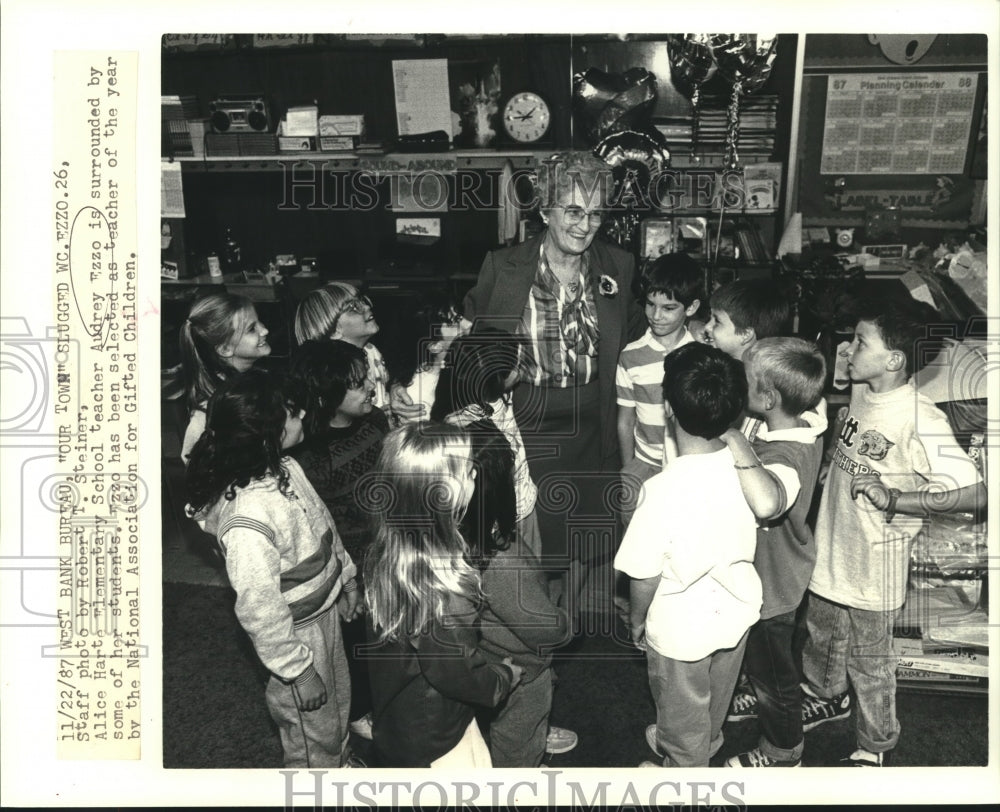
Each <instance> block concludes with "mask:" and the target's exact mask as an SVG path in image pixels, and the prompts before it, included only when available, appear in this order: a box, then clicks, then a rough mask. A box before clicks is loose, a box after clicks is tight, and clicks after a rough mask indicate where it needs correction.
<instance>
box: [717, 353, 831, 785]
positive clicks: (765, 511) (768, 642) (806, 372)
mask: <svg viewBox="0 0 1000 812" xmlns="http://www.w3.org/2000/svg"><path fill="white" fill-rule="evenodd" d="M743 363H744V366H745V367H746V377H747V388H748V395H747V401H748V404H747V411H748V412H750V413H751V414H753V415H756V416H758V417H761V418H763V419H764V426H763V427H762V428H761V430H760V431H759V432H758V434H757V439H756V441H755V442H754V443H753V446H751V445H750V442H749V441H748V440H747V439H746V437H745V436H744V435H743V434H742V432H739V431H737V430H736V429H729V431H727V432H726V433H725V434H724V435H723V438H722V439H723V441H724V442H725V443H726V444H727V445H728V446H729V449H730V451H732V453H733V458H734V459H735V460H736V464H737V470H738V471H739V475H740V482H741V484H742V485H743V490H744V494H745V495H746V496H747V501H748V502H749V504H750V507H751V509H752V510H753V512H754V514H755V515H756V516H757V518H758V519H761V520H763V524H762V526H761V527H759V528H758V529H757V551H756V553H755V555H754V562H753V563H754V568H755V569H756V570H757V574H758V575H759V576H760V580H761V586H762V588H763V596H764V605H763V606H762V607H761V612H760V620H758V621H757V622H756V623H755V624H754V625H753V627H751V629H750V634H749V636H748V638H747V647H746V655H745V658H744V662H743V667H744V670H745V672H746V675H747V676H748V678H749V681H750V685H751V686H752V692H747V693H746V695H745V697H744V698H743V701H742V703H741V704H742V707H743V710H744V713H745V714H746V715H749V711H750V710H751V709H752V710H753V711H754V713H755V714H756V715H757V716H758V717H759V719H760V727H761V736H760V743H759V745H758V746H757V747H756V748H754V749H753V750H750V751H749V752H746V753H740V754H739V755H737V756H733V757H732V758H730V759H729V760H728V761H727V762H726V764H727V765H728V766H730V767H798V766H799V765H800V764H801V759H802V749H803V744H804V741H803V734H802V718H801V707H802V689H801V687H800V685H799V669H798V664H797V661H796V657H795V655H794V654H793V651H792V637H793V634H794V632H795V615H796V611H797V610H798V608H799V604H800V603H801V602H802V598H803V596H804V595H805V591H806V586H808V584H809V578H810V577H811V576H812V570H813V565H814V564H815V562H816V546H815V543H814V542H813V535H812V531H811V530H810V529H809V525H808V524H807V523H806V517H807V515H808V513H809V509H810V506H811V505H812V497H813V490H814V489H815V486H816V479H817V476H818V475H819V467H820V463H821V462H822V458H823V439H822V438H823V433H824V432H825V431H826V420H825V419H823V418H822V417H821V416H820V415H821V414H822V412H823V411H824V410H825V407H824V408H821V409H820V410H817V408H816V407H817V405H819V404H821V403H822V395H823V385H824V382H825V378H826V363H825V361H824V360H823V356H822V354H821V353H820V352H819V350H818V349H817V348H816V346H815V345H814V344H810V343H809V342H807V341H803V340H802V339H801V338H763V339H761V340H760V341H758V342H757V343H755V344H754V345H753V346H751V347H750V348H749V349H748V350H747V351H746V352H745V353H744V355H743ZM735 702H736V701H735V700H734V704H735Z"/></svg>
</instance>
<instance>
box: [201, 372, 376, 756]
mask: <svg viewBox="0 0 1000 812" xmlns="http://www.w3.org/2000/svg"><path fill="white" fill-rule="evenodd" d="M302 415H303V413H302V411H301V410H300V409H299V408H298V407H297V406H296V405H294V404H293V403H292V402H291V401H290V399H289V398H288V397H287V396H286V393H285V392H283V391H282V387H281V386H280V385H279V383H278V381H277V380H275V378H274V377H273V376H272V375H270V374H268V373H266V372H263V371H260V370H250V371H248V372H246V373H245V374H243V375H241V376H240V377H238V378H236V379H234V380H232V381H230V382H227V383H226V384H225V385H224V386H223V387H222V388H220V389H218V390H216V392H215V394H213V396H212V398H211V400H210V401H209V404H208V414H207V418H206V430H205V432H204V434H203V435H202V437H201V439H199V440H198V442H197V443H196V444H195V446H194V448H193V449H192V451H191V458H190V462H189V463H188V469H187V484H188V493H189V496H190V504H189V505H188V512H189V514H190V515H191V516H193V517H194V518H195V519H196V520H197V521H198V523H199V524H200V525H201V527H202V528H203V529H204V530H205V531H206V532H208V533H211V534H213V535H214V536H215V537H216V538H217V539H218V542H219V547H220V548H221V550H222V554H223V556H224V558H225V562H226V572H227V574H228V575H229V581H230V583H231V584H232V586H233V588H234V589H235V590H236V617H237V618H238V619H239V621H240V624H241V625H242V626H243V628H244V629H245V630H246V632H247V634H249V635H250V639H251V640H252V642H253V644H254V648H255V649H256V651H257V654H258V656H259V657H260V659H261V662H263V664H264V665H265V666H266V667H267V669H268V670H269V671H270V672H271V678H270V680H269V681H268V684H267V689H266V691H265V699H266V701H267V706H268V710H269V712H270V714H271V717H272V718H273V719H274V721H275V722H276V723H277V725H278V729H279V733H280V735H281V745H282V748H283V750H284V763H285V766H286V767H340V766H342V764H343V763H344V761H345V760H346V756H347V739H348V726H347V725H348V719H347V717H348V713H349V711H350V706H351V686H350V676H349V673H348V669H347V660H346V658H345V656H344V646H343V641H342V639H341V631H340V618H338V613H339V615H340V617H342V618H344V620H351V619H352V618H354V617H356V616H357V614H358V611H359V607H358V596H357V591H356V584H355V579H354V576H355V566H354V563H353V562H352V561H351V558H350V556H349V555H348V554H347V552H346V551H345V550H344V546H343V544H342V543H341V540H340V536H339V535H338V534H337V529H336V527H335V526H334V523H333V519H332V518H331V517H330V513H329V511H328V510H327V509H326V507H325V506H324V504H323V502H322V501H321V500H320V498H319V497H318V496H317V495H316V492H315V491H314V490H313V487H312V486H311V485H310V484H309V481H308V480H307V479H306V477H305V475H304V474H303V473H302V469H301V468H300V467H299V465H298V463H297V462H295V461H294V460H293V459H291V458H290V457H285V456H283V455H282V451H283V449H285V448H288V447H290V446H292V445H295V444H296V443H298V442H300V441H301V440H302ZM335 607H336V608H335Z"/></svg>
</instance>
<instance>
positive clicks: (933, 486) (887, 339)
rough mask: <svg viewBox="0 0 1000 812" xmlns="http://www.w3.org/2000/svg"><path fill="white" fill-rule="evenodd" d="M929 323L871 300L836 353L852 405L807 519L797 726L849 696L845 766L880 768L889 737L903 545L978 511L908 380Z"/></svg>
mask: <svg viewBox="0 0 1000 812" xmlns="http://www.w3.org/2000/svg"><path fill="white" fill-rule="evenodd" d="M934 318H935V314H934V313H933V309H932V308H929V307H928V306H926V305H922V304H921V303H919V302H915V301H913V300H912V299H899V300H889V299H871V298H869V299H867V300H866V301H865V302H863V312H861V313H860V317H859V319H858V322H857V327H856V328H855V331H854V340H853V341H852V342H851V344H850V346H849V347H848V348H847V349H846V351H845V353H844V354H845V356H846V358H847V371H848V375H849V376H850V379H851V383H852V391H851V403H850V406H849V407H848V408H847V410H846V415H845V416H844V420H843V423H842V427H841V429H840V433H839V435H838V436H837V438H836V449H835V452H834V457H833V463H832V465H831V466H830V474H829V477H828V478H827V481H826V486H825V488H824V492H823V499H822V502H821V503H820V509H819V515H818V518H817V522H816V553H817V555H816V566H815V569H814V571H813V576H812V580H811V581H810V583H809V592H810V595H809V602H808V607H807V611H806V629H807V631H808V635H809V636H808V640H807V642H806V646H805V649H804V651H803V655H802V666H803V674H804V676H805V679H806V684H805V685H804V686H803V687H804V688H805V691H806V696H805V699H804V702H803V705H802V722H803V729H805V730H810V729H812V728H814V727H816V726H817V725H820V724H823V723H824V722H829V721H832V720H835V719H842V718H845V717H847V716H849V715H850V713H851V700H850V695H849V692H848V689H849V687H853V688H854V695H855V700H856V703H857V709H858V713H857V716H856V729H857V730H856V732H857V749H856V750H855V751H854V752H853V753H852V754H851V755H850V756H848V757H847V758H845V759H844V760H843V762H842V763H843V764H844V765H845V766H857V767H868V766H875V767H881V766H884V765H886V764H887V761H888V757H889V754H890V753H891V751H892V750H893V749H894V748H895V746H896V743H897V742H898V740H899V731H900V727H899V721H898V720H897V719H896V658H895V656H894V654H893V648H892V628H893V621H894V619H895V617H896V615H897V613H898V611H899V609H900V608H901V607H902V605H903V602H904V600H905V599H906V583H907V568H908V565H909V560H910V543H911V542H912V540H913V538H914V536H915V535H916V534H917V533H918V532H919V531H920V530H921V528H922V527H923V522H924V518H925V517H926V516H927V515H928V514H929V513H930V512H936V513H947V512H953V511H970V510H972V511H974V510H978V509H979V508H981V507H983V506H984V505H985V504H986V488H985V486H984V485H983V482H982V480H981V478H980V476H979V473H978V471H977V469H976V466H975V465H974V463H973V462H972V460H970V459H969V457H968V456H967V455H966V454H965V453H964V452H963V451H962V449H961V447H960V446H959V445H958V443H957V442H956V441H955V438H954V435H953V434H952V431H951V427H950V426H949V425H948V421H947V418H946V417H945V415H944V413H943V412H941V410H940V409H938V408H937V407H936V406H935V405H934V404H933V403H932V402H931V401H930V400H928V399H927V398H926V397H924V396H923V395H921V394H920V393H918V392H917V391H916V390H915V389H914V387H913V384H912V382H911V381H910V380H909V379H910V375H911V373H912V372H914V371H916V370H918V369H920V368H921V367H922V366H923V365H924V363H925V362H926V360H928V359H927V357H926V355H927V353H926V352H923V350H925V349H926V347H925V346H923V345H922V343H921V339H922V338H923V337H924V336H925V335H926V334H927V326H928V324H929V323H933V321H934ZM838 422H839V421H838Z"/></svg>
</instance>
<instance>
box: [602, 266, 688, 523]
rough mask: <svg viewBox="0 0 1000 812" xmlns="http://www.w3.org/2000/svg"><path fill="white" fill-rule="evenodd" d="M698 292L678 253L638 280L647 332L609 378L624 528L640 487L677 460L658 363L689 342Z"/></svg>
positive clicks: (621, 360)
mask: <svg viewBox="0 0 1000 812" xmlns="http://www.w3.org/2000/svg"><path fill="white" fill-rule="evenodd" d="M702 288H703V275H702V270H701V268H700V267H699V265H698V263H697V262H696V261H695V260H693V259H692V258H691V257H689V256H688V255H687V254H683V253H676V254H664V255H662V256H660V257H657V258H656V259H655V260H654V261H653V262H652V263H651V264H650V265H649V267H648V268H647V269H646V270H645V272H644V273H643V275H642V278H641V279H640V292H641V297H642V299H641V300H642V303H643V307H644V309H645V312H646V320H647V322H648V323H649V329H647V330H646V333H645V335H643V336H642V338H639V339H637V340H636V341H633V342H632V343H631V344H628V345H627V346H626V347H625V349H624V350H622V353H621V355H620V356H619V358H618V370H617V373H616V377H615V385H616V388H617V399H618V442H619V444H620V447H621V454H622V463H623V465H622V470H621V474H622V481H623V484H624V493H625V499H624V504H623V506H622V519H623V520H624V522H625V524H626V525H627V524H628V522H629V521H630V520H631V518H632V513H633V512H634V511H635V507H636V504H637V503H638V498H639V491H640V487H641V485H642V483H643V482H645V481H646V480H647V479H649V478H650V477H651V476H653V475H654V474H658V473H659V472H660V471H661V470H662V468H663V466H664V465H665V464H666V463H667V462H669V461H670V460H671V459H673V458H674V457H676V456H677V447H676V444H675V442H674V439H673V437H672V436H671V434H670V431H669V429H668V426H669V423H668V421H667V413H666V409H665V406H664V401H663V359H664V358H665V357H666V355H667V353H668V352H670V351H671V350H674V349H676V348H677V347H680V346H681V345H683V344H687V343H689V342H691V341H693V340H694V339H693V338H692V336H691V333H690V332H689V331H688V329H687V327H686V322H687V319H688V318H690V317H691V316H693V315H694V314H695V313H696V312H697V311H698V308H699V307H700V306H701V300H702V296H703V295H704V294H703V289H702Z"/></svg>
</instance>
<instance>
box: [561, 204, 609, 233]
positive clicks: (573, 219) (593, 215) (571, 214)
mask: <svg viewBox="0 0 1000 812" xmlns="http://www.w3.org/2000/svg"><path fill="white" fill-rule="evenodd" d="M559 208H560V209H562V212H563V215H562V217H563V222H564V223H565V224H566V225H568V226H576V225H579V224H580V223H582V222H583V220H584V218H587V222H588V224H589V225H591V226H593V227H595V228H596V227H597V226H599V225H601V223H603V222H604V218H605V217H606V216H607V212H606V211H604V210H602V209H597V210H596V211H584V210H583V209H581V208H580V207H579V206H559Z"/></svg>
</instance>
